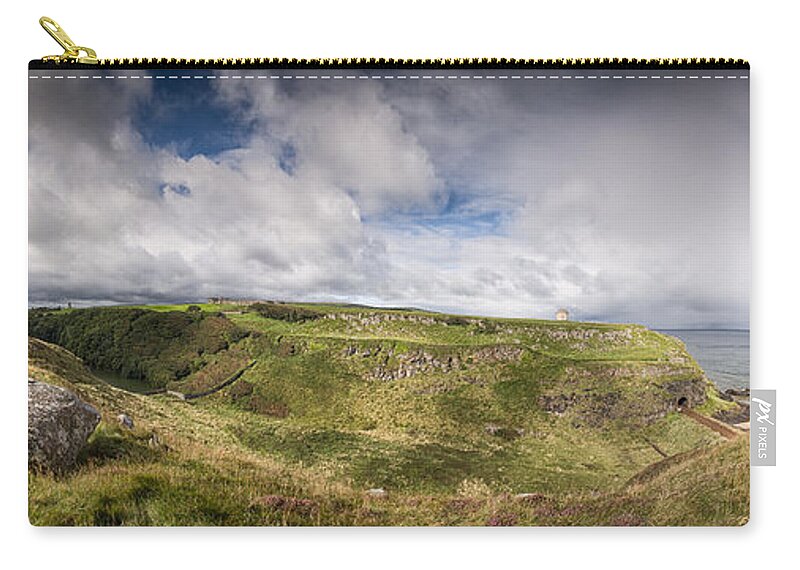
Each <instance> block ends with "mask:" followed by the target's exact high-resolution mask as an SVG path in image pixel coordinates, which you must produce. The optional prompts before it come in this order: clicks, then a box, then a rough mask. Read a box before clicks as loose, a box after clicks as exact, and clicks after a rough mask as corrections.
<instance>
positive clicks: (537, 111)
mask: <svg viewBox="0 0 800 570" xmlns="http://www.w3.org/2000/svg"><path fill="white" fill-rule="evenodd" d="M555 83H556V82H553V84H555ZM719 83H726V82H719ZM707 84H708V85H713V84H714V82H708V83H707ZM730 84H731V83H729V82H728V83H726V85H730ZM52 85H57V86H58V89H55V88H53V87H51V86H52ZM148 85H150V84H148V83H146V82H128V83H127V84H126V83H123V82H115V81H108V82H87V83H85V84H84V83H80V82H74V83H71V82H60V83H55V82H52V83H46V82H37V83H33V84H32V85H31V122H30V190H29V196H30V214H29V215H30V235H29V278H30V279H29V281H30V292H29V295H30V301H31V302H33V303H53V302H66V301H74V302H81V301H82V302H134V301H157V300H181V299H194V298H202V297H204V296H211V295H217V294H223V295H231V296H247V297H250V296H256V297H268V298H285V299H317V300H326V299H327V300H333V299H345V300H352V301H359V302H371V303H379V304H388V305H406V306H408V305H414V306H422V307H428V308H438V309H444V310H451V311H454V312H462V313H473V314H495V315H504V316H532V317H548V316H550V315H551V314H552V312H553V311H554V310H555V308H557V307H559V306H562V305H563V306H567V307H568V308H570V309H571V310H572V312H573V313H574V314H575V315H576V316H578V317H581V316H583V317H590V318H597V319H605V320H624V321H639V322H646V323H648V324H651V325H658V326H704V325H725V326H743V325H744V326H746V324H747V305H748V303H747V299H748V280H749V262H748V258H749V253H748V237H747V233H748V232H747V136H746V96H745V97H744V98H742V96H741V95H740V94H738V93H725V92H724V91H719V90H717V91H710V92H704V91H697V92H694V93H693V94H692V95H691V97H688V96H687V95H686V94H685V93H684V94H674V93H673V94H669V93H667V94H663V93H661V92H659V91H649V90H648V89H651V88H650V87H647V88H644V89H645V91H636V90H633V91H627V92H626V93H624V94H620V93H609V92H602V91H601V92H596V93H588V94H587V93H581V92H580V89H578V90H577V91H576V92H574V93H569V94H565V93H554V92H551V91H548V90H547V89H544V90H542V89H541V87H539V86H536V85H538V84H536V83H533V82H515V83H509V82H496V83H491V82H483V83H479V82H464V83H462V82H444V83H442V82H429V83H426V84H424V85H423V84H421V83H419V82H417V83H413V82H399V81H398V82H394V83H391V84H390V83H383V82H377V81H348V82H344V81H342V82H333V81H328V82H326V81H316V82H314V81H308V82H275V81H272V82H263V81H262V82H255V81H253V82H245V81H230V82H220V83H219V84H218V87H216V89H217V92H216V95H215V96H216V100H217V102H218V103H220V104H222V105H225V106H226V107H227V108H228V109H229V112H230V113H231V114H232V115H234V116H236V117H237V118H238V120H239V121H241V122H242V123H243V124H248V125H250V129H249V131H248V133H249V135H248V137H247V138H246V140H245V141H244V142H243V143H242V145H241V146H240V147H239V148H236V149H234V150H228V151H224V152H221V153H220V154H218V155H217V156H213V157H210V158H209V157H206V156H203V155H196V156H194V157H191V158H189V159H184V158H181V156H179V155H178V154H177V152H176V151H175V149H174V148H171V147H169V146H167V147H166V148H159V147H156V146H151V145H149V144H147V142H146V140H145V139H144V137H143V135H142V134H141V133H139V132H137V129H136V121H134V120H133V117H134V115H135V113H136V109H137V108H138V107H139V106H141V105H148V104H152V103H151V102H152V94H151V92H150V89H149V88H148V87H147V86H148ZM576 85H577V82H576ZM625 89H630V87H628V86H626V87H625ZM693 89H694V87H693ZM715 89H716V87H715ZM660 93H661V94H660ZM679 95H680V96H679ZM745 95H746V92H745ZM721 98H722V100H724V101H725V102H726V104H727V105H732V109H733V110H730V109H726V107H725V105H722V104H720V101H721ZM87 106H88V107H89V108H90V109H91V111H89V110H87ZM71 110H74V112H70V111H71ZM287 148H288V149H291V153H290V154H291V156H290V159H291V163H292V164H291V168H287V167H286V165H284V167H283V168H282V167H281V161H282V159H283V158H285V156H284V154H285V153H286V152H287V151H286V149H287ZM445 222H446V223H445Z"/></svg>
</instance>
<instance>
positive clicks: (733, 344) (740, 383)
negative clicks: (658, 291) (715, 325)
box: [658, 329, 750, 391]
mask: <svg viewBox="0 0 800 570" xmlns="http://www.w3.org/2000/svg"><path fill="white" fill-rule="evenodd" d="M658 332H661V333H664V334H668V335H670V336H674V337H676V338H679V339H680V340H682V341H683V342H684V344H686V348H687V350H688V351H689V353H690V354H691V355H692V356H693V357H694V359H695V360H697V362H698V364H700V366H701V367H702V369H703V370H704V371H705V373H706V375H707V376H708V377H709V379H710V380H712V381H713V382H714V383H715V384H716V385H717V387H718V388H719V389H720V390H722V391H725V390H727V389H728V388H749V387H750V331H749V330H745V329H660V330H659V331H658Z"/></svg>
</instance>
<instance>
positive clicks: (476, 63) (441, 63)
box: [31, 57, 750, 69]
mask: <svg viewBox="0 0 800 570" xmlns="http://www.w3.org/2000/svg"><path fill="white" fill-rule="evenodd" d="M31 65H32V66H44V67H53V66H61V65H67V66H86V67H97V65H91V64H80V63H70V62H44V61H42V60H38V61H36V60H35V61H33V62H31ZM99 66H100V67H125V68H220V67H222V68H225V67H227V68H267V67H270V68H303V67H308V68H312V67H313V68H389V67H394V68H398V67H404V68H440V69H446V68H453V69H456V68H489V67H493V68H526V69H532V68H542V69H545V68H546V69H559V68H563V69H568V68H584V69H586V68H598V69H599V68H604V69H614V68H619V69H624V68H639V69H642V68H649V69H667V68H673V69H675V68H739V69H749V67H750V65H749V63H748V62H747V61H745V60H743V59H731V58H727V59H726V58H659V59H637V58H632V59H628V58H580V59H567V58H564V59H514V58H438V59H395V58H370V57H357V58H321V59H289V58H218V59H184V58H149V57H144V58H117V59H100V60H99Z"/></svg>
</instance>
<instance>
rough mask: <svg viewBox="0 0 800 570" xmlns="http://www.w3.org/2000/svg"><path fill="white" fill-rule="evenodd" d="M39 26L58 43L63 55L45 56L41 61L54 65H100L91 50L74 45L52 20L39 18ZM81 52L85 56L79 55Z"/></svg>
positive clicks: (45, 17) (43, 17)
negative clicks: (52, 62) (50, 62)
mask: <svg viewBox="0 0 800 570" xmlns="http://www.w3.org/2000/svg"><path fill="white" fill-rule="evenodd" d="M39 24H41V26H42V27H43V28H44V30H45V31H46V32H47V33H48V34H50V37H51V38H53V39H54V40H56V41H57V42H58V45H60V46H61V47H62V48H64V53H63V54H61V55H46V56H44V57H43V58H42V61H54V62H56V63H89V64H98V63H100V61H99V60H98V59H97V54H96V53H95V51H94V50H93V49H91V48H87V47H83V46H78V45H75V42H73V41H72V40H71V39H70V37H69V36H68V35H67V32H65V31H64V29H63V28H62V27H61V26H59V25H58V24H57V23H56V22H55V20H53V19H52V18H48V17H47V16H42V17H41V18H39ZM81 52H83V53H84V54H85V55H81Z"/></svg>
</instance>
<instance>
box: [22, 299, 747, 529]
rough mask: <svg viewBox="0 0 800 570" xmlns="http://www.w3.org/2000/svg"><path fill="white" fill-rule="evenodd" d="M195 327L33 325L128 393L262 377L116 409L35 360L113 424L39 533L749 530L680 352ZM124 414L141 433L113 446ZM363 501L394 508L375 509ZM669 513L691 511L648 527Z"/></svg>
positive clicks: (460, 335)
mask: <svg viewBox="0 0 800 570" xmlns="http://www.w3.org/2000/svg"><path fill="white" fill-rule="evenodd" d="M200 309H201V310H200V311H196V310H192V311H187V307H186V306H172V307H159V308H158V310H150V309H146V308H113V309H90V310H73V311H50V312H48V311H37V312H36V313H35V314H32V315H31V319H30V322H31V325H30V329H29V331H30V333H31V336H36V337H39V338H41V339H44V340H45V341H53V342H55V343H57V344H61V345H63V346H64V347H65V348H69V349H71V350H73V351H74V352H76V354H78V355H79V356H81V357H82V358H83V359H84V361H85V362H86V363H87V364H91V365H92V366H93V367H97V368H104V369H110V370H115V371H124V370H126V368H125V367H124V366H117V367H116V368H112V367H109V366H107V365H106V364H107V363H116V362H135V363H136V365H135V366H133V365H132V366H131V367H130V370H132V371H133V373H134V374H140V375H142V376H143V377H144V378H145V379H147V380H148V381H151V382H152V383H153V385H154V386H155V385H167V386H168V387H169V388H170V389H172V390H175V391H179V392H184V393H190V394H191V393H197V392H201V391H203V390H207V389H208V388H213V387H214V386H216V385H219V384H220V383H222V382H224V381H225V379H226V378H229V377H230V376H231V374H233V373H234V372H236V371H237V370H239V369H241V368H242V367H243V366H244V365H246V364H247V363H249V362H252V361H253V360H254V361H255V364H254V365H253V366H252V367H250V368H248V369H247V370H246V371H245V372H244V373H243V374H242V376H241V378H239V379H238V380H236V381H235V382H234V383H232V384H230V385H229V386H226V387H225V388H224V389H222V390H220V391H219V392H216V393H214V394H212V395H210V396H207V397H204V398H199V399H196V400H192V401H190V402H187V401H181V400H178V399H175V398H173V397H170V396H168V395H164V394H161V395H154V396H141V395H136V394H132V393H129V392H125V391H122V390H118V389H116V388H114V387H112V386H109V385H108V384H105V383H104V382H102V381H100V380H98V379H96V378H95V377H94V376H93V374H92V373H91V371H90V370H89V369H88V368H87V367H86V366H85V365H84V364H83V363H81V362H80V361H79V360H78V359H77V358H76V357H75V356H73V355H72V354H70V353H69V352H67V351H66V350H64V349H63V348H59V347H58V346H55V345H53V344H50V343H48V342H43V341H42V340H37V339H32V340H31V341H30V345H29V353H30V375H31V376H32V377H34V378H39V379H42V380H45V381H50V382H53V383H57V384H61V385H67V386H70V387H71V389H73V390H75V391H76V392H78V393H79V394H80V395H81V396H82V397H84V398H85V399H87V400H88V401H90V402H92V403H94V404H95V405H96V406H98V408H99V409H101V410H102V411H103V413H104V420H103V422H102V423H101V426H100V428H99V429H98V432H97V433H96V434H95V435H94V436H93V440H92V443H91V445H90V447H89V449H88V450H87V454H86V457H85V458H84V463H83V466H82V467H81V469H80V470H79V471H78V472H77V473H75V474H73V475H71V476H68V477H66V478H64V479H58V480H56V479H53V478H51V477H50V476H46V475H31V480H30V509H31V519H32V521H33V522H34V523H35V524H741V523H742V522H743V521H744V520H745V519H746V516H747V512H748V509H747V505H748V493H747V487H748V481H747V477H748V469H747V445H746V439H745V438H740V440H741V441H740V440H736V441H733V442H727V441H723V440H722V438H721V437H720V436H719V435H718V434H716V433H715V432H713V431H712V430H709V429H708V428H706V427H704V426H702V425H699V424H697V423H695V422H693V421H692V420H690V419H689V418H687V417H686V416H684V415H682V414H678V413H676V409H677V407H678V402H679V401H680V400H681V399H684V398H685V399H686V401H687V402H689V403H690V404H691V405H694V406H696V408H697V409H701V410H708V413H711V412H712V411H715V410H717V409H719V408H720V407H724V406H725V405H727V404H726V403H724V402H722V401H721V400H719V399H718V398H716V396H715V395H714V391H713V390H712V389H711V388H710V385H709V384H708V382H707V380H705V378H704V375H703V373H702V371H701V370H700V369H699V367H698V366H697V364H696V363H695V362H694V361H693V360H692V359H691V357H690V356H689V355H688V354H687V353H686V351H685V349H684V347H683V345H682V344H681V343H680V341H678V340H676V339H673V338H670V337H667V336H664V335H660V334H657V333H654V332H652V331H649V330H647V329H645V328H643V327H639V326H634V325H603V324H586V323H555V322H550V321H525V320H510V319H485V318H471V317H455V316H448V315H438V314H435V313H425V312H421V311H409V310H372V309H366V308H363V307H347V306H331V305H303V306H282V305H275V304H273V305H272V306H271V307H258V306H256V307H250V308H248V309H244V308H242V307H237V306H219V305H201V306H200ZM143 319H144V320H143ZM143 323H157V326H144V324H143ZM104 331H106V334H105V335H104V334H103V332H104ZM109 331H113V334H108V332H109ZM108 337H111V338H112V339H113V340H112V341H109V340H105V341H104V342H102V343H101V342H98V340H97V339H100V338H108ZM211 340H215V341H217V342H216V344H214V343H212V342H211ZM126 358H127V359H128V360H126ZM178 363H181V364H183V363H188V366H189V368H188V372H186V373H185V374H184V373H181V374H178V373H176V371H181V372H182V371H183V370H184V369H181V368H179V366H178ZM121 412H124V413H127V414H129V415H131V416H132V417H133V418H134V421H135V422H136V429H135V430H133V432H128V431H125V430H122V429H121V428H118V427H116V422H115V417H116V414H118V413H121ZM664 455H668V456H670V458H671V459H670V460H668V461H671V462H672V463H670V464H668V465H664V464H663V463H661V462H662V461H663V460H664ZM648 469H649V471H646V473H648V475H647V477H646V480H645V479H642V477H644V476H642V475H640V474H641V473H642V472H643V471H644V470H648ZM637 476H639V478H638V479H637ZM676 481H683V482H685V483H686V484H687V485H690V487H686V488H684V487H682V486H681V487H679V486H677V484H676V485H675V486H674V487H670V485H672V484H673V482H676ZM373 487H381V488H384V489H385V490H386V491H387V497H386V498H384V499H375V498H369V497H367V496H365V490H366V489H369V488H373ZM664 493H668V495H664ZM518 494H525V496H524V497H516V495H518ZM683 495H685V497H684V498H681V497H682V496H683ZM662 496H672V497H674V498H675V499H674V500H675V501H680V506H679V507H677V506H676V508H674V509H666V510H665V509H662V508H661V507H658V506H657V503H658V502H659V501H657V500H654V498H655V497H662ZM689 499H691V500H689ZM662 502H663V501H662ZM670 502H672V499H670V501H668V503H670ZM712 504H713V505H715V506H714V507H713V508H712V507H711V506H710V505H712Z"/></svg>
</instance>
